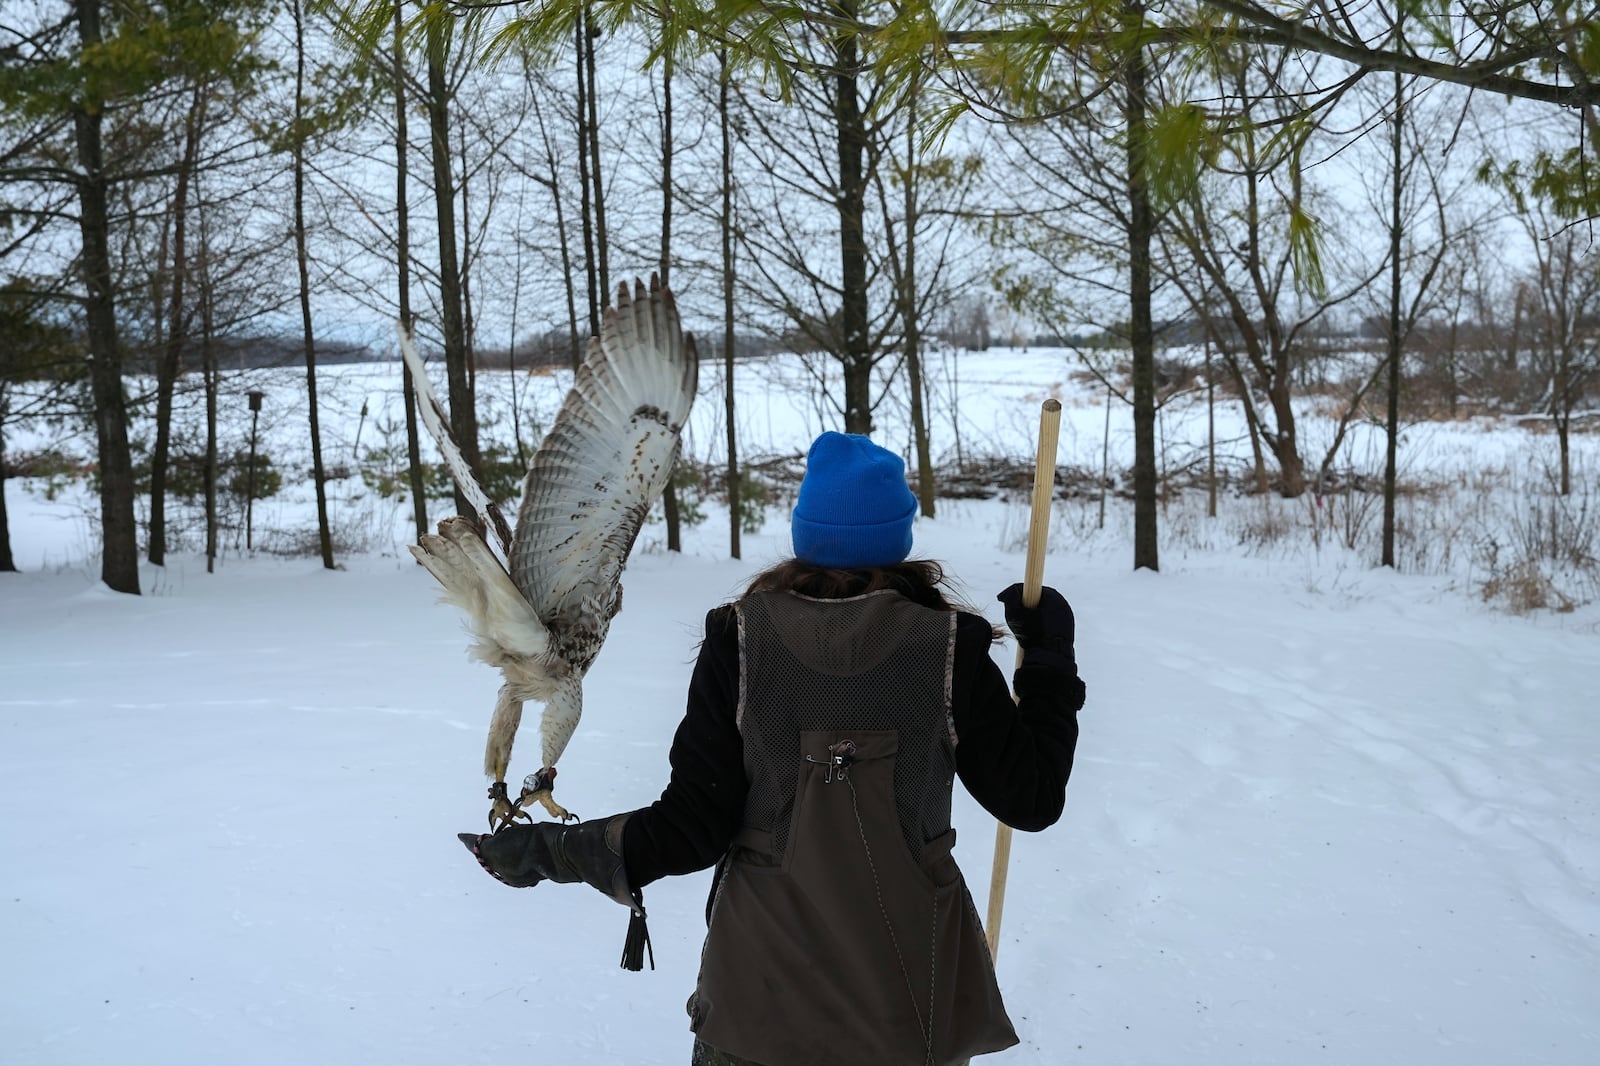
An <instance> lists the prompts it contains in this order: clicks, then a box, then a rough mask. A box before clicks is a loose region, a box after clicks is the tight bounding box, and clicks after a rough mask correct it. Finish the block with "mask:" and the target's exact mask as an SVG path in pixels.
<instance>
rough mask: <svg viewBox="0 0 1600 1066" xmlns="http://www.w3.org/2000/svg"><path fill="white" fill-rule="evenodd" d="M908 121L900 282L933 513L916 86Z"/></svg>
mask: <svg viewBox="0 0 1600 1066" xmlns="http://www.w3.org/2000/svg"><path fill="white" fill-rule="evenodd" d="M908 107H909V111H910V113H909V115H908V117H907V121H906V174H905V186H904V192H905V212H906V220H905V228H906V235H905V246H906V254H905V268H904V270H903V272H902V277H901V286H900V320H901V323H902V324H903V325H904V327H905V345H906V386H907V388H909V389H910V390H911V438H912V446H913V447H914V448H915V449H916V452H917V500H918V502H919V503H920V505H921V509H922V516H923V517H924V518H932V517H933V516H934V507H935V502H934V491H933V450H932V448H931V447H930V446H929V443H928V418H927V414H926V412H924V411H923V408H922V326H921V323H920V321H919V320H918V315H917V221H918V220H917V182H916V167H917V96H916V90H915V89H913V90H912V92H911V96H910V100H909V104H908Z"/></svg>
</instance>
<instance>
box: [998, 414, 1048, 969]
mask: <svg viewBox="0 0 1600 1066" xmlns="http://www.w3.org/2000/svg"><path fill="white" fill-rule="evenodd" d="M1060 436H1061V402H1060V401H1059V400H1046V401H1045V402H1044V405H1043V406H1042V407H1041V408H1040V410H1039V449H1038V451H1037V452H1036V453H1035V454H1034V466H1033V505H1032V508H1031V512H1030V515H1029V521H1028V558H1027V562H1026V563H1025V564H1024V566H1023V570H1022V604H1023V606H1024V607H1037V606H1038V604H1039V590H1040V589H1041V588H1043V587H1044V547H1045V538H1046V537H1047V536H1048V534H1049V532H1050V499H1051V497H1052V496H1053V495H1054V494H1055V484H1056V441H1057V440H1058V438H1059V437H1060ZM1017 664H1018V665H1019V666H1020V665H1021V664H1022V647H1021V646H1020V645H1019V646H1018V647H1017ZM1010 868H1011V827H1010V826H1009V825H1006V824H1005V823H1004V822H998V823H996V825H995V832H994V872H993V874H991V876H990V878H989V919H988V921H987V922H985V923H984V925H985V927H986V928H987V930H988V934H989V958H990V959H991V960H998V959H999V957H1000V918H1001V915H1002V913H1003V912H1004V910H1005V905H1006V874H1007V872H1008V871H1009V870H1010Z"/></svg>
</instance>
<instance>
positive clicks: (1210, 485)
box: [1206, 337, 1217, 518]
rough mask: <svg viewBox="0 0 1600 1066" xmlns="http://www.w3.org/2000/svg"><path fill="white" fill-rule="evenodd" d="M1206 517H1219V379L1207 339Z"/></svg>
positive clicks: (1208, 339) (1209, 341) (1209, 342)
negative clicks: (1212, 365) (1213, 372)
mask: <svg viewBox="0 0 1600 1066" xmlns="http://www.w3.org/2000/svg"><path fill="white" fill-rule="evenodd" d="M1206 517H1207V518H1215V517H1217V379H1216V377H1215V376H1214V375H1213V374H1212V372H1211V340H1210V338H1209V337H1208V338H1207V339H1206Z"/></svg>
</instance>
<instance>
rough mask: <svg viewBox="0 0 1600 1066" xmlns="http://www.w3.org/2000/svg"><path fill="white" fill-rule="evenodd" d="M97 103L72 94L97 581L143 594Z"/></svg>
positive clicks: (88, 3)
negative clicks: (96, 501)
mask: <svg viewBox="0 0 1600 1066" xmlns="http://www.w3.org/2000/svg"><path fill="white" fill-rule="evenodd" d="M74 2H75V6H76V15H77V21H78V37H79V40H81V41H82V43H83V46H84V48H86V49H89V48H94V47H97V46H98V45H99V44H100V43H101V32H100V3H99V0H74ZM103 115H104V112H103V110H102V108H101V105H100V101H98V100H93V99H82V100H75V101H74V102H73V105H72V118H73V126H74V133H75V137H76V142H77V151H78V176H77V186H78V227H79V231H80V233H81V235H82V238H83V252H82V255H81V256H80V257H79V269H80V270H81V271H82V272H83V281H84V288H85V290H86V293H85V299H84V319H85V325H86V326H87V333H88V341H89V373H90V387H91V390H92V392H93V394H94V425H95V443H96V452H97V458H98V460H99V465H100V534H101V544H102V547H101V552H100V580H102V581H104V582H105V583H106V585H107V586H108V587H109V588H111V589H113V590H114V591H116V592H128V593H132V594H133V595H138V594H139V546H138V535H137V525H136V522H135V519H134V514H133V494H134V487H133V457H132V455H131V453H130V451H129V448H128V410H127V400H126V398H125V397H124V396H123V391H122V355H121V352H120V351H119V350H118V344H117V309H116V298H115V295H114V290H113V288H112V280H111V251H110V230H111V225H110V221H109V210H108V207H107V199H108V197H107V184H108V183H107V180H106V173H105V158H104V153H103V149H102V146H101V121H102V118H103Z"/></svg>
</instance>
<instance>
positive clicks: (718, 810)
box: [622, 607, 749, 888]
mask: <svg viewBox="0 0 1600 1066" xmlns="http://www.w3.org/2000/svg"><path fill="white" fill-rule="evenodd" d="M738 705H739V637H738V623H737V621H736V620H735V618H734V613H733V609H732V608H731V607H718V608H717V609H715V610H713V611H711V612H710V613H709V614H707V615H706V638H705V641H704V642H703V643H702V644H701V645H700V656H699V658H698V659H697V660H696V661H695V665H694V674H693V676H692V677H691V678H690V680H689V700H688V708H687V710H686V711H685V713H684V716H683V721H682V722H681V723H680V724H679V725H678V732H677V734H676V735H675V736H674V737H673V738H672V751H671V754H670V756H669V757H670V759H671V763H672V777H671V779H670V780H669V782H668V784H667V787H666V789H665V791H663V792H662V793H661V798H660V799H658V800H656V802H654V803H652V804H651V805H650V806H648V807H645V808H644V809H642V810H639V811H636V812H634V814H633V816H632V817H631V818H629V819H628V821H627V824H626V825H625V826H624V828H623V835H622V854H623V858H624V861H625V862H626V864H627V870H628V883H629V884H631V885H632V886H633V887H635V888H642V887H644V886H645V885H647V884H649V883H650V882H652V881H655V880H658V879H660V878H662V877H666V876H668V875H670V874H687V873H693V872H694V871H696V870H703V869H705V868H706V867H708V866H711V865H712V864H713V863H715V862H716V861H717V860H718V859H719V858H721V857H722V853H723V852H725V851H727V850H728V845H729V844H731V843H732V842H733V837H734V834H735V833H737V832H738V830H739V822H740V819H741V818H742V817H743V815H744V801H745V793H746V792H747V791H748V789H749V784H748V782H746V780H745V775H744V747H743V744H742V742H741V740H740V737H739V728H738V725H737V723H736V722H735V718H734V715H735V712H736V710H737V708H738Z"/></svg>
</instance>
